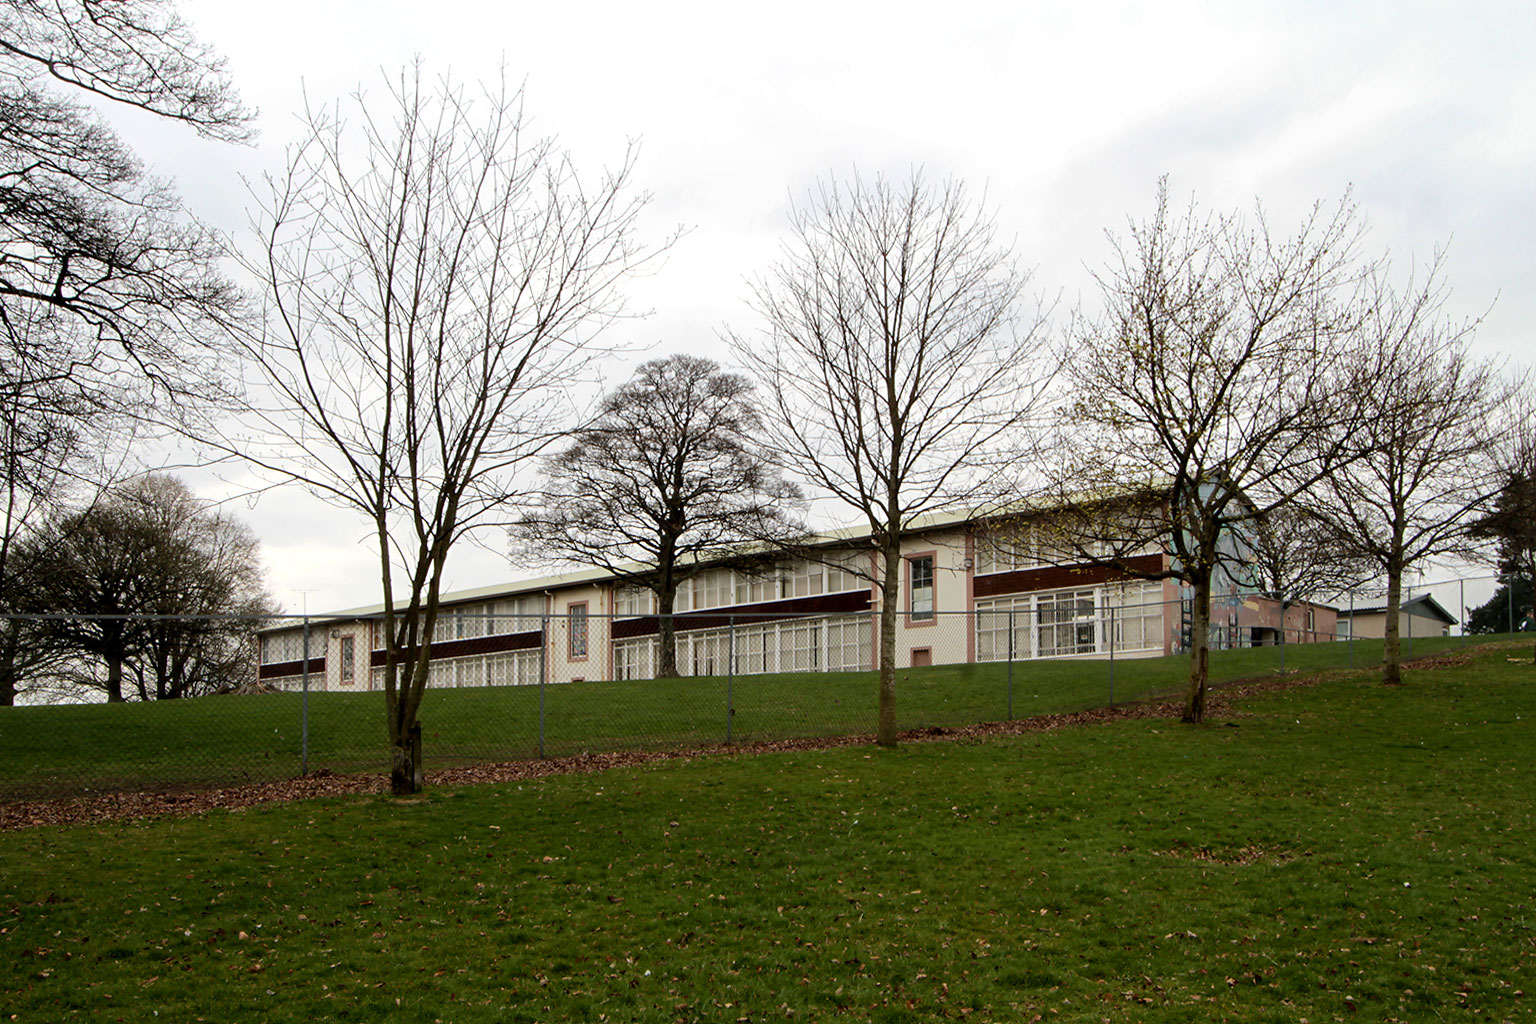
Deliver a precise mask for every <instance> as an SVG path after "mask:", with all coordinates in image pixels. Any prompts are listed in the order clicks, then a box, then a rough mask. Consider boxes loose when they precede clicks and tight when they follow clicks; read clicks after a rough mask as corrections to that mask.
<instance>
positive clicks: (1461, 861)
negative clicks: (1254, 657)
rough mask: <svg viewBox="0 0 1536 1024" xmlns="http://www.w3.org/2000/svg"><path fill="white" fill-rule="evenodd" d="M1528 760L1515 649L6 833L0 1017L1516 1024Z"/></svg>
mask: <svg viewBox="0 0 1536 1024" xmlns="http://www.w3.org/2000/svg"><path fill="white" fill-rule="evenodd" d="M1517 653H1518V654H1521V655H1527V657H1526V658H1522V659H1521V662H1520V663H1514V662H1512V661H1511V660H1510V657H1511V656H1514V655H1515V654H1517ZM1533 749H1536V670H1533V668H1532V666H1531V664H1530V662H1529V660H1528V654H1527V650H1526V648H1524V647H1521V648H1520V649H1519V650H1518V652H1516V651H1514V650H1511V649H1504V650H1484V651H1482V652H1480V653H1479V654H1478V655H1477V657H1476V660H1474V661H1473V662H1471V663H1470V664H1468V665H1464V666H1461V667H1439V668H1435V669H1433V670H1429V669H1424V670H1414V671H1410V672H1409V673H1408V674H1407V681H1406V683H1405V685H1403V686H1401V687H1394V688H1385V687H1382V686H1380V685H1378V684H1375V683H1373V682H1370V681H1368V680H1366V679H1363V678H1353V679H1349V678H1345V679H1339V678H1335V679H1332V680H1331V681H1328V682H1325V683H1322V684H1320V685H1317V686H1310V687H1301V688H1295V689H1291V690H1286V691H1283V692H1279V693H1273V694H1268V695H1265V696H1261V697H1255V698H1249V699H1247V700H1246V701H1245V702H1243V703H1242V704H1241V705H1240V706H1238V707H1237V708H1236V709H1235V710H1233V711H1230V712H1228V713H1227V716H1226V717H1225V718H1222V719H1219V720H1216V721H1212V722H1210V723H1208V724H1207V725H1205V726H1202V727H1186V726H1180V725H1177V724H1175V723H1172V722H1169V721H1166V720H1156V719H1127V720H1120V721H1115V722H1112V723H1109V724H1105V725H1100V726H1094V727H1088V728H1081V729H1071V730H1061V731H1056V732H1050V733H1043V734H1033V735H1028V736H1024V737H1020V738H1015V739H1007V740H995V741H989V742H984V743H975V742H970V743H960V742H943V743H927V744H906V745H903V746H902V747H900V748H898V749H896V750H880V749H877V748H872V747H843V748H837V749H833V750H827V751H822V752H814V753H803V752H802V753H793V754H772V755H759V756H753V757H742V758H731V757H703V758H698V759H695V760H692V761H688V762H668V763H665V764H663V765H659V766H652V767H647V768H632V769H621V770H614V771H609V772H606V773H602V774H595V775H588V776H564V777H550V778H546V779H543V780H540V781H537V782H523V783H521V784H517V785H510V784H509V785H501V786H484V787H476V788H470V789H462V790H443V789H438V790H430V791H429V792H428V793H427V794H426V795H425V796H423V797H420V798H413V799H410V800H391V799H387V798H351V799H337V800H328V801H312V802H307V803H296V804H288V805H267V806H264V807H261V808H256V809H250V810H246V811H243V812H239V813H231V812H216V813H212V814H210V815H207V816H203V817H195V818H184V819H165V820H159V821H153V822H147V823H140V824H104V825H99V826H96V827H78V828H70V829H35V830H28V831H22V832H16V833H12V834H10V835H8V836H7V837H6V842H5V844H4V847H3V849H0V951H3V954H4V955H3V957H0V978H3V981H0V991H3V998H0V1012H3V1014H4V1016H5V1017H6V1018H7V1019H15V1020H18V1021H48V1022H53V1021H68V1020H75V1019H94V1020H107V1021H112V1020H123V1021H152V1020H162V1021H163V1020H174V1021H194V1020H207V1021H236V1020H238V1021H242V1022H246V1021H252V1022H254V1021H296V1020H315V1021H404V1022H423V1024H435V1022H439V1021H441V1022H463V1024H467V1022H480V1021H487V1022H489V1021H497V1022H501V1021H677V1020H682V1021H767V1020H816V1021H822V1020H850V1021H878V1022H899V1021H928V1020H942V1019H951V1020H959V1019H970V1020H985V1021H1000V1020H1008V1021H1013V1020H1019V1021H1030V1020H1035V1019H1040V1020H1048V1021H1091V1022H1100V1021H1106V1020H1107V1021H1111V1022H1116V1024H1118V1022H1132V1021H1159V1022H1161V1021H1217V1020H1230V1021H1265V1022H1268V1021H1273V1022H1281V1021H1284V1022H1290V1024H1295V1022H1298V1021H1301V1020H1307V1021H1310V1022H1318V1021H1334V1020H1371V1021H1393V1020H1396V1021H1439V1020H1465V1021H1489V1020H1491V1021H1517V1020H1526V1019H1530V1016H1531V1013H1530V1005H1531V1002H1532V1000H1533V999H1536V989H1533V988H1532V986H1533V985H1536V896H1533V894H1532V881H1533V879H1536V823H1533V819H1532V784H1533V781H1536V780H1533V773H1532V770H1531V752H1532V750H1533ZM12 1015H14V1016H12Z"/></svg>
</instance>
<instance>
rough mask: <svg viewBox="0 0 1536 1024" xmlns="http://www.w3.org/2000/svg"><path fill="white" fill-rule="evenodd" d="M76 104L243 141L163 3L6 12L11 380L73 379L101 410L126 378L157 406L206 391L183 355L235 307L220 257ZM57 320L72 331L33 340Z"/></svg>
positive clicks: (213, 77) (244, 128)
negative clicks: (143, 114) (127, 109)
mask: <svg viewBox="0 0 1536 1024" xmlns="http://www.w3.org/2000/svg"><path fill="white" fill-rule="evenodd" d="M61 85H62V86H67V87H69V88H68V89H65V90H63V91H61V90H60V89H59V88H58V87H59V86H61ZM82 94H90V95H94V96H96V97H98V98H101V99H104V100H108V101H113V102H117V103H122V104H126V105H129V106H134V107H138V108H141V109H143V110H146V111H149V112H150V113H153V114H157V115H159V116H161V117H165V118H168V119H172V120H177V121H183V122H186V123H187V124H189V125H191V126H192V127H193V128H194V129H195V130H196V131H198V132H199V133H200V134H202V135H204V136H207V137H210V138H215V139H244V138H246V137H247V136H248V131H249V129H248V124H249V118H250V115H249V112H248V111H246V110H244V109H243V108H242V107H241V106H240V105H239V102H238V100H237V99H236V98H235V95H234V93H233V91H232V90H231V88H230V86H229V82H228V79H227V77H226V76H225V74H224V71H223V65H222V63H221V62H220V61H219V60H218V59H217V58H215V57H214V56H213V55H212V54H211V53H210V52H209V51H208V49H207V48H206V47H203V46H202V45H200V44H198V43H197V42H196V41H195V40H194V39H193V38H192V36H191V34H190V32H189V31H188V30H187V27H186V25H185V23H183V22H182V21H181V19H180V17H179V16H178V15H177V14H176V11H175V8H174V7H173V6H172V5H171V4H170V3H166V2H164V0H77V2H72V3H54V2H48V0H4V2H0V328H3V331H4V341H5V343H6V344H7V346H8V350H9V352H10V353H12V358H8V359H7V360H6V371H7V376H8V379H7V381H6V382H5V383H6V386H8V387H13V388H37V389H43V388H46V387H50V386H52V387H57V386H61V385H63V384H65V383H68V384H70V385H72V386H73V387H74V388H75V389H76V390H77V391H79V392H80V393H82V394H83V395H86V396H89V398H90V399H91V400H92V401H93V402H95V403H115V402H119V401H122V400H123V399H124V398H125V397H128V396H131V395H132V394H133V391H134V389H133V388H128V387H125V382H126V381H133V382H136V383H143V382H150V383H152V384H153V385H154V387H155V389H156V391H157V393H158V395H159V397H160V399H161V400H162V401H163V400H164V399H165V398H167V397H176V398H180V397H185V396H187V395H189V394H191V395H196V396H199V397H202V396H205V395H206V394H207V393H208V391H209V381H208V378H210V377H211V374H210V372H209V370H208V366H207V362H208V361H207V360H206V358H200V357H199V356H198V355H196V354H194V353H193V352H192V351H190V350H195V349H199V348H200V347H201V346H202V345H205V344H207V343H209V342H210V340H211V339H212V338H214V337H217V336H218V335H219V332H218V328H219V327H220V326H221V325H223V324H224V323H226V322H227V321H228V320H229V318H230V317H231V316H234V315H236V313H237V311H238V306H239V296H238V295H237V293H236V292H235V290H234V289H233V288H232V287H231V285H230V284H229V282H228V281H227V280H226V279H225V278H224V277H223V276H222V275H221V274H220V273H219V271H218V268H217V265H216V264H217V261H218V260H219V259H220V258H221V257H222V256H223V255H224V251H223V247H222V245H221V244H220V242H219V240H218V238H217V237H216V236H215V235H214V234H213V233H212V232H211V231H209V230H208V229H206V228H204V227H203V226H201V225H200V224H198V223H196V222H195V221H194V220H192V219H191V218H189V217H188V216H187V215H186V214H185V211H184V210H183V209H182V207H181V203H180V200H179V199H178V198H177V197H176V195H175V193H174V192H173V191H172V190H171V189H170V187H169V186H168V185H167V184H166V183H165V182H163V181H161V180H159V179H157V178H155V177H154V176H153V175H150V174H148V173H146V172H145V170H144V168H143V166H142V165H141V163H140V162H139V160H138V158H137V157H136V156H135V155H134V153H133V152H132V150H130V149H129V148H128V147H127V146H125V145H124V143H123V142H122V140H121V139H119V138H118V137H117V135H116V134H115V133H114V132H113V131H112V130H111V129H110V128H109V127H108V126H107V124H106V122H105V121H104V120H103V119H102V118H101V117H100V116H99V115H98V114H96V113H95V112H94V111H92V110H91V109H89V108H88V107H86V106H85V105H84V104H82V103H81V102H80V99H79V98H78V97H79V96H81V95H82ZM53 313H63V314H66V315H67V317H68V319H69V321H72V323H66V324H63V325H61V327H60V329H59V330H56V331H51V332H44V331H42V330H41V328H42V327H44V326H46V325H48V324H49V323H50V320H49V317H50V315H51V314H53ZM74 327H79V328H83V329H80V330H76V329H72V328H74Z"/></svg>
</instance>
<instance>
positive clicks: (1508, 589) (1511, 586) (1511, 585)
mask: <svg viewBox="0 0 1536 1024" xmlns="http://www.w3.org/2000/svg"><path fill="white" fill-rule="evenodd" d="M1504 588H1505V589H1504V593H1505V594H1506V595H1508V597H1509V631H1510V632H1511V633H1513V632H1514V631H1515V574H1514V573H1510V574H1509V579H1508V580H1507V581H1506V582H1505V584H1504Z"/></svg>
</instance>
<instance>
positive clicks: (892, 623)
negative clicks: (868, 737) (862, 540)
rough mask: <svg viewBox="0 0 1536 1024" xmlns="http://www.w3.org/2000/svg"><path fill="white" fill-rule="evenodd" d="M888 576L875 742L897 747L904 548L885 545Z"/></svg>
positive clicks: (882, 602)
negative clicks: (899, 608) (898, 641)
mask: <svg viewBox="0 0 1536 1024" xmlns="http://www.w3.org/2000/svg"><path fill="white" fill-rule="evenodd" d="M883 554H884V555H885V576H884V578H883V579H882V580H881V581H880V702H879V718H878V724H877V726H876V729H875V742H876V743H878V744H880V746H882V747H894V746H895V745H896V607H897V601H898V600H899V599H900V596H901V547H900V543H899V541H887V542H886V544H885V550H884V552H883Z"/></svg>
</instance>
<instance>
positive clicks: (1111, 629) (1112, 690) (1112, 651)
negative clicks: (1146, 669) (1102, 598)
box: [1109, 587, 1125, 707]
mask: <svg viewBox="0 0 1536 1024" xmlns="http://www.w3.org/2000/svg"><path fill="white" fill-rule="evenodd" d="M1121 595H1122V596H1121V600H1122V601H1123V600H1125V598H1124V588H1123V587H1122V588H1121ZM1109 706H1110V707H1114V706H1115V606H1114V605H1110V606H1109Z"/></svg>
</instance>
